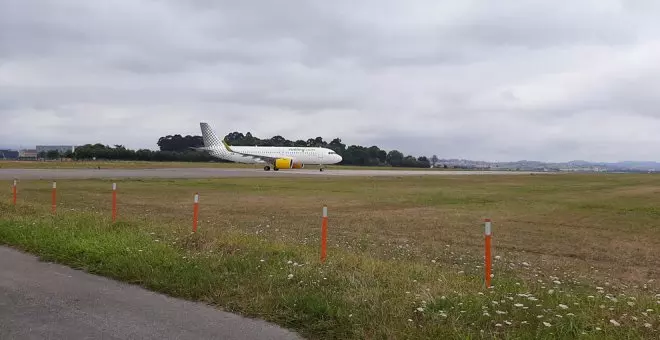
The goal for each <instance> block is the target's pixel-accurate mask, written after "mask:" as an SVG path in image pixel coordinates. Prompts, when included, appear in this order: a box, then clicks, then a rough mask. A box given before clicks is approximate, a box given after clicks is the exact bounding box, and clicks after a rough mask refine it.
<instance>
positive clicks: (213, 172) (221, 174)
mask: <svg viewBox="0 0 660 340" xmlns="http://www.w3.org/2000/svg"><path fill="white" fill-rule="evenodd" d="M532 173H533V172H522V171H520V172H514V171H444V170H334V169H327V170H325V171H323V172H321V171H318V170H304V169H301V170H298V169H295V170H293V169H291V170H280V171H264V170H262V169H240V168H237V169H226V168H223V169H214V168H167V169H0V180H13V179H42V180H54V179H97V178H106V179H119V178H123V179H130V178H140V179H144V178H228V177H291V176H305V177H333V176H349V177H350V176H353V177H373V176H390V177H398V176H474V175H529V174H532Z"/></svg>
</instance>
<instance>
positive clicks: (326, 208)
mask: <svg viewBox="0 0 660 340" xmlns="http://www.w3.org/2000/svg"><path fill="white" fill-rule="evenodd" d="M323 217H328V207H323Z"/></svg>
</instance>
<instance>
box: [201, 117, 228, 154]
mask: <svg viewBox="0 0 660 340" xmlns="http://www.w3.org/2000/svg"><path fill="white" fill-rule="evenodd" d="M199 126H200V128H201V129H202V140H203V141H204V147H205V148H212V147H218V146H220V147H222V148H221V149H226V150H227V151H231V149H230V148H229V145H227V143H226V142H225V141H224V140H222V139H220V138H218V136H217V135H216V134H215V132H214V131H213V129H212V128H211V126H210V125H209V124H208V123H204V122H201V123H199Z"/></svg>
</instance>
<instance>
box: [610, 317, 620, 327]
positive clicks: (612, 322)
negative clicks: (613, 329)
mask: <svg viewBox="0 0 660 340" xmlns="http://www.w3.org/2000/svg"><path fill="white" fill-rule="evenodd" d="M610 323H611V324H613V325H614V326H617V327H619V326H621V324H620V323H619V322H617V321H616V320H614V319H612V320H610Z"/></svg>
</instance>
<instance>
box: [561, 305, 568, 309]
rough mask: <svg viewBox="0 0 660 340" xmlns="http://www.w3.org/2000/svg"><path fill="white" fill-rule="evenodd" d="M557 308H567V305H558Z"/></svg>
mask: <svg viewBox="0 0 660 340" xmlns="http://www.w3.org/2000/svg"><path fill="white" fill-rule="evenodd" d="M559 308H561V309H568V306H566V305H559Z"/></svg>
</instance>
